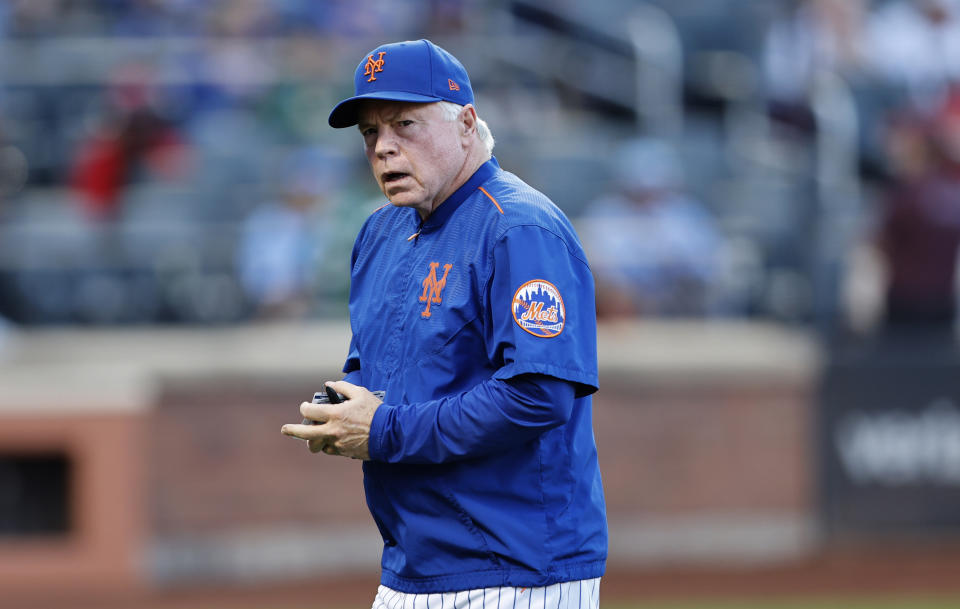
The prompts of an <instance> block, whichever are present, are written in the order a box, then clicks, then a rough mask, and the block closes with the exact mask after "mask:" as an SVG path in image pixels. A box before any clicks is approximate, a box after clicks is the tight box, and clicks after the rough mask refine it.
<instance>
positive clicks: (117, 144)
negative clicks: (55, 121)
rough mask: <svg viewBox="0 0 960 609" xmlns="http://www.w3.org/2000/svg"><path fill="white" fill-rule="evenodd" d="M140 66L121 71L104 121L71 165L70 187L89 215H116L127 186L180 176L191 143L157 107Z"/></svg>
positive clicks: (100, 218) (107, 218)
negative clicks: (138, 70)
mask: <svg viewBox="0 0 960 609" xmlns="http://www.w3.org/2000/svg"><path fill="white" fill-rule="evenodd" d="M136 70H137V68H136V67H131V66H128V67H125V68H124V69H122V70H120V71H119V72H118V75H117V77H116V82H115V83H114V86H113V88H112V90H111V98H110V101H111V104H110V108H109V110H108V112H110V114H109V115H108V116H107V117H106V119H105V120H104V122H103V124H101V125H100V126H99V128H98V129H96V130H95V131H94V133H93V134H92V136H91V137H90V138H88V139H87V140H85V141H83V142H81V144H80V147H79V150H78V151H77V152H76V155H75V158H74V162H73V166H72V167H71V169H70V178H69V179H70V186H71V187H72V188H73V189H74V190H75V191H76V192H77V193H78V194H79V195H80V198H79V200H80V202H81V205H82V206H83V209H84V211H85V212H87V214H88V216H89V217H91V218H93V219H96V220H110V219H116V218H117V217H118V216H119V215H120V213H121V211H122V210H121V207H122V205H121V204H122V198H123V194H124V192H125V191H126V189H127V187H128V186H129V185H131V184H133V183H137V182H142V181H147V180H150V179H156V178H161V179H172V178H176V177H179V176H181V175H182V174H183V172H184V171H185V169H186V167H187V165H186V164H185V162H184V154H185V152H186V146H185V142H184V141H183V140H182V138H181V137H180V135H179V133H178V131H177V130H176V129H175V128H174V126H173V125H172V124H171V123H170V122H169V121H167V120H166V119H165V118H164V117H163V116H161V115H160V114H159V113H158V112H157V111H156V110H155V109H154V107H153V104H152V100H151V91H150V87H149V85H147V84H146V83H145V82H144V81H143V80H142V75H141V74H137V73H136Z"/></svg>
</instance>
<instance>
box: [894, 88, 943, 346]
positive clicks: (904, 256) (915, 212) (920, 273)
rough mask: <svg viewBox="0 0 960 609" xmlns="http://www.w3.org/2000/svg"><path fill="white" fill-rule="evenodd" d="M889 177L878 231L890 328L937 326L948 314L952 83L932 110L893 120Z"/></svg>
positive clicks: (940, 325)
mask: <svg viewBox="0 0 960 609" xmlns="http://www.w3.org/2000/svg"><path fill="white" fill-rule="evenodd" d="M888 150H889V156H890V160H891V169H892V172H893V177H894V180H893V183H892V185H891V187H890V189H889V190H888V193H887V196H886V206H885V209H884V213H883V216H882V220H881V225H880V228H879V235H878V247H879V251H880V253H881V256H882V258H883V261H884V263H885V265H886V272H887V276H888V279H887V284H886V293H885V309H886V323H887V326H888V327H890V328H921V327H935V328H937V327H945V326H948V325H949V324H951V323H953V321H954V319H955V313H956V307H957V302H956V273H957V254H958V246H960V89H958V90H956V91H954V93H953V94H952V95H950V97H949V98H948V100H947V102H946V103H944V104H943V106H942V107H941V108H940V109H939V110H938V111H937V112H936V113H935V114H934V115H933V116H932V120H930V121H929V122H928V121H924V120H922V119H916V118H910V119H900V120H898V121H896V122H894V123H893V125H892V128H891V131H890V136H889V138H888Z"/></svg>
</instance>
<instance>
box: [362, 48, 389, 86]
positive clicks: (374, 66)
mask: <svg viewBox="0 0 960 609" xmlns="http://www.w3.org/2000/svg"><path fill="white" fill-rule="evenodd" d="M386 54H387V52H386V51H380V55H379V56H378V57H377V58H376V59H374V58H373V55H371V56H370V57H367V64H366V65H365V66H363V75H364V76H369V77H370V78H368V79H367V82H373V81H375V80H376V79H377V77H376V76H374V73H376V72H383V56H384V55H386Z"/></svg>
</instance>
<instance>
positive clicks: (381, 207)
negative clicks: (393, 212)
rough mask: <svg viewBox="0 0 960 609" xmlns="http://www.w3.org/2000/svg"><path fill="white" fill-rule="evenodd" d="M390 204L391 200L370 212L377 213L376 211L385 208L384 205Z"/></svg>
mask: <svg viewBox="0 0 960 609" xmlns="http://www.w3.org/2000/svg"><path fill="white" fill-rule="evenodd" d="M389 206H390V201H387V202H386V203H384V204H383V205H381V206H380V207H378V208H376V209H375V210H373V211H372V212H370V213H371V214H375V213H377V212H378V211H380V210H381V209H383V208H384V207H389Z"/></svg>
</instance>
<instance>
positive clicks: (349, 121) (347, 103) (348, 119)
mask: <svg viewBox="0 0 960 609" xmlns="http://www.w3.org/2000/svg"><path fill="white" fill-rule="evenodd" d="M368 99H382V100H386V101H405V102H421V103H426V102H438V101H442V100H443V98H442V97H434V96H430V95H420V94H419V93H407V92H405V91H377V92H376V93H365V94H363V95H357V96H355V97H351V98H348V99H345V100H343V101H342V102H340V103H339V104H337V105H336V106H335V107H334V108H333V111H332V112H330V117H329V118H328V119H327V122H328V123H329V124H330V126H331V127H334V128H335V129H341V128H343V127H352V126H354V125H356V124H357V110H358V109H359V107H360V103H361V102H363V101H365V100H368Z"/></svg>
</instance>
